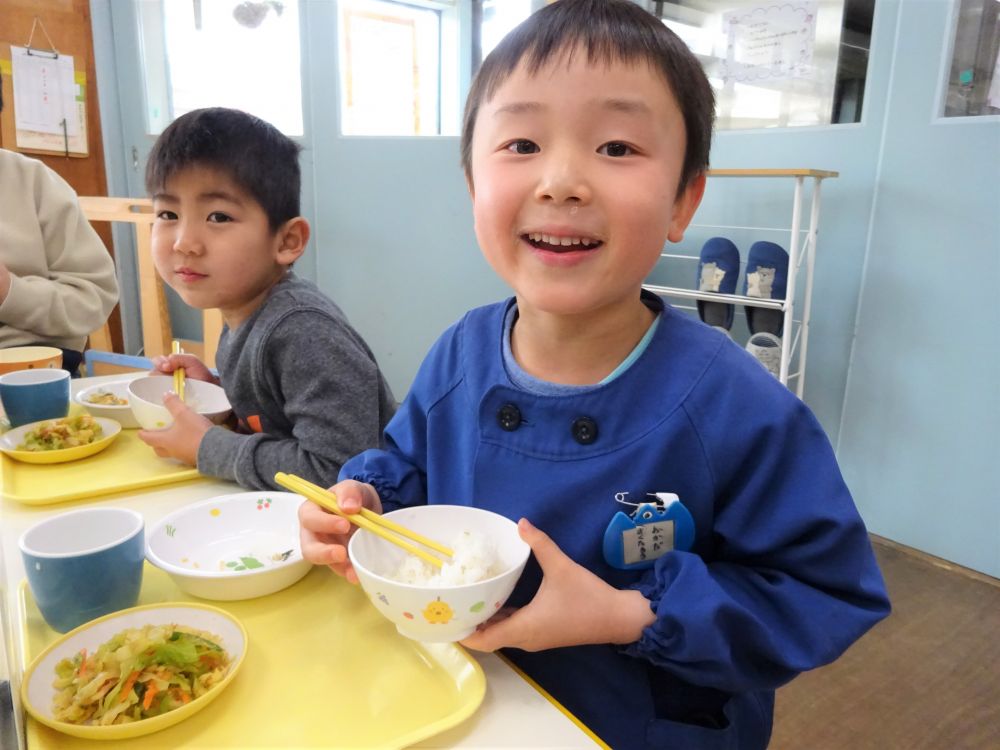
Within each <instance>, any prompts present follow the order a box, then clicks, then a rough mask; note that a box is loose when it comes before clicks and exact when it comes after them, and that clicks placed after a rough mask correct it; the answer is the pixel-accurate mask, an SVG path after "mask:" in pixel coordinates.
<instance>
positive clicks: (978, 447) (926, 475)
mask: <svg viewBox="0 0 1000 750" xmlns="http://www.w3.org/2000/svg"><path fill="white" fill-rule="evenodd" d="M879 6H880V12H882V13H888V12H893V13H895V12H896V11H897V10H898V11H899V14H898V18H899V21H898V24H899V25H898V31H897V34H896V35H895V51H896V53H895V56H894V60H893V65H892V71H891V76H892V85H891V86H890V89H889V98H888V104H887V111H886V121H885V139H884V143H883V145H882V148H881V150H880V159H879V164H878V173H877V181H876V190H875V196H874V199H875V204H874V209H873V212H872V221H871V227H870V230H871V234H870V240H869V242H868V246H867V254H866V262H865V273H864V279H863V282H862V285H861V303H860V308H859V311H858V316H857V339H856V342H855V347H854V357H853V362H852V365H851V368H850V374H849V377H848V387H847V394H846V399H845V404H844V418H843V424H842V428H841V434H840V446H839V448H840V450H839V455H840V460H841V464H842V466H843V469H844V472H845V475H846V477H847V480H848V482H849V484H850V486H851V488H852V489H853V490H854V493H855V496H856V498H857V501H858V505H859V507H860V508H861V510H862V513H863V514H864V517H865V520H866V522H867V523H868V525H869V528H870V529H871V530H872V531H873V532H875V533H878V534H883V535H885V536H887V537H890V538H892V539H895V540H897V541H899V542H902V543H904V544H907V545H910V546H913V547H916V548H918V549H922V550H925V551H927V552H930V553H931V554H934V555H938V556H941V557H945V558H947V559H949V560H953V561H955V562H958V563H960V564H962V565H965V566H968V567H971V568H975V569H977V570H981V571H984V572H986V573H989V574H990V575H993V576H998V577H1000V335H998V333H997V332H998V331H1000V303H998V299H1000V296H998V285H1000V118H997V117H991V118H962V119H948V120H943V119H937V117H936V113H937V107H938V101H939V99H938V93H937V82H938V80H939V78H940V69H941V60H942V57H943V55H944V54H945V53H946V52H947V51H948V45H947V41H948V38H949V36H950V35H949V31H950V29H951V9H950V4H949V3H945V2H927V1H926V0H923V1H917V2H912V1H910V0H907V1H905V2H902V3H898V2H886V1H885V0H880V2H879Z"/></svg>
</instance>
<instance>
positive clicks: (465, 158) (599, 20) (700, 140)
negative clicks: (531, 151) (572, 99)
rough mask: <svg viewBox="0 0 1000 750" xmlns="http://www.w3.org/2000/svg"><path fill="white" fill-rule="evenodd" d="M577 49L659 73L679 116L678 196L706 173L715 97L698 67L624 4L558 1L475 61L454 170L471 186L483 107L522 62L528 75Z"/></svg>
mask: <svg viewBox="0 0 1000 750" xmlns="http://www.w3.org/2000/svg"><path fill="white" fill-rule="evenodd" d="M576 45H580V46H581V47H582V48H583V49H584V50H586V53H587V59H588V60H589V61H590V62H597V61H605V62H614V61H620V62H626V63H629V62H640V61H646V62H648V63H649V64H650V65H651V66H652V67H653V69H654V70H657V71H659V72H660V73H661V74H662V75H663V77H664V79H665V80H666V82H667V84H668V85H669V87H670V90H671V93H672V94H673V95H674V98H675V99H676V100H677V106H678V107H679V108H680V110H681V114H682V115H683V117H684V130H685V132H686V137H687V138H686V140H687V149H686V152H685V155H684V167H683V169H682V171H681V179H680V185H679V187H678V191H682V190H684V188H685V187H686V186H687V184H688V183H689V182H690V181H691V180H692V179H694V178H695V177H696V176H697V175H698V174H700V173H701V172H703V171H705V170H706V169H708V152H709V149H710V147H711V145H712V124H713V122H714V120H715V95H714V94H713V93H712V87H711V85H710V84H709V82H708V77H707V76H706V75H705V71H704V69H703V68H702V67H701V63H699V62H698V58H696V57H695V56H694V54H693V53H692V52H691V50H689V49H688V47H687V45H686V44H684V42H682V41H681V40H680V38H679V37H678V36H677V35H676V34H674V33H673V32H672V31H671V30H670V29H668V28H667V27H666V26H664V25H663V22H662V21H661V20H659V19H658V18H656V16H654V15H652V14H651V13H649V12H648V11H646V10H643V9H642V8H640V7H639V6H638V5H636V4H635V3H634V2H632V1H631V0H558V2H555V3H552V4H551V5H547V6H545V7H544V8H542V9H541V10H539V11H537V12H536V13H534V14H532V15H531V16H530V17H529V18H528V19H527V20H526V21H524V22H523V23H521V24H520V25H519V26H518V27H517V28H515V29H514V30H513V31H511V32H510V33H509V34H508V35H507V36H506V37H504V38H503V40H502V41H501V42H500V44H498V45H497V46H496V48H495V49H494V50H493V51H492V52H491V53H490V54H489V55H488V56H487V58H486V59H485V60H484V61H483V64H482V66H481V67H480V68H479V71H478V72H477V73H476V76H475V78H474V79H473V81H472V86H471V87H470V89H469V97H468V99H467V100H466V102H465V116H464V119H463V122H462V169H464V170H465V176H466V179H468V180H469V182H470V184H471V183H472V137H473V134H474V131H475V127H476V117H477V116H478V115H479V108H480V107H481V106H482V103H483V102H484V101H488V100H489V99H490V98H492V97H493V95H494V94H496V92H497V89H498V88H499V87H500V86H501V85H502V84H503V82H504V81H506V80H507V78H508V77H510V75H511V74H512V73H513V72H514V71H515V70H516V69H517V67H518V66H519V65H520V64H521V63H522V62H524V63H525V64H526V65H527V69H528V72H529V73H532V74H534V73H536V72H538V70H539V69H540V68H541V67H542V66H543V65H545V63H546V62H548V61H549V60H550V59H551V58H553V57H554V56H556V55H558V54H560V53H563V52H567V51H571V50H572V49H573V48H574V47H575V46H576Z"/></svg>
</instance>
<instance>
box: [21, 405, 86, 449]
mask: <svg viewBox="0 0 1000 750" xmlns="http://www.w3.org/2000/svg"><path fill="white" fill-rule="evenodd" d="M103 436H104V431H103V430H102V429H101V423H100V422H98V421H97V420H96V419H94V418H93V417H92V416H90V415H89V414H81V415H80V416H78V417H64V418H62V419H57V420H55V421H54V422H46V423H45V424H43V425H41V426H39V427H37V428H36V429H34V430H30V431H29V432H27V433H26V434H25V436H24V442H23V443H21V444H20V445H18V446H17V449H18V450H19V451H56V450H61V449H62V448H75V447H77V446H78V445H88V444H90V443H93V442H94V441H95V440H100V439H101V438H102V437H103Z"/></svg>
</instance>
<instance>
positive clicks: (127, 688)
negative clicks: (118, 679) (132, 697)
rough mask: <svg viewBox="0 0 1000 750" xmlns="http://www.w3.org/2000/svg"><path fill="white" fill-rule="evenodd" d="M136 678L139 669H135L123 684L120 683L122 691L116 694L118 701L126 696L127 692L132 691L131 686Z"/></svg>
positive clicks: (137, 677)
mask: <svg viewBox="0 0 1000 750" xmlns="http://www.w3.org/2000/svg"><path fill="white" fill-rule="evenodd" d="M137 679H139V670H136V671H135V672H133V673H132V674H130V675H129V676H128V677H127V678H126V680H125V684H124V685H122V691H121V692H120V693H119V694H118V702H119V703H121V702H122V701H124V700H125V699H126V698H128V694H129V693H130V692H132V686H133V685H135V681H136V680H137Z"/></svg>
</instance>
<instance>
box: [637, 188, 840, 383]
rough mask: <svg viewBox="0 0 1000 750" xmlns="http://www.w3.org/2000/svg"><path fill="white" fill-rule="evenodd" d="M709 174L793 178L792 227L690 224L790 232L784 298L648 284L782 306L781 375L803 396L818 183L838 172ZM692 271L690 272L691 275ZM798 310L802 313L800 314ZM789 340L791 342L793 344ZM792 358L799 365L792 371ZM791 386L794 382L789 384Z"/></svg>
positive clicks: (683, 294) (692, 295)
mask: <svg viewBox="0 0 1000 750" xmlns="http://www.w3.org/2000/svg"><path fill="white" fill-rule="evenodd" d="M708 176H709V179H718V178H730V177H743V178H747V177H750V178H763V179H769V180H773V179H783V180H787V179H791V180H794V181H795V192H794V196H793V198H792V217H791V221H792V223H791V226H790V227H778V228H776V227H754V226H746V227H744V226H731V225H730V226H727V225H722V224H692V225H691V226H692V227H703V228H708V229H720V230H722V229H724V230H751V231H758V232H779V233H787V235H788V243H787V250H788V283H787V289H786V292H785V299H783V300H773V299H760V298H759V297H747V296H745V295H742V294H719V293H716V292H702V291H699V290H696V289H687V288H683V287H672V286H657V285H655V284H646V285H645V288H646V289H648V290H650V291H651V292H655V293H656V294H659V295H662V296H664V297H672V298H677V299H685V300H695V301H697V300H702V301H705V302H724V303H726V304H731V305H743V306H747V307H761V308H766V309H769V310H781V311H782V312H783V313H784V316H785V319H784V326H783V329H782V330H783V331H784V334H783V336H782V346H781V369H780V373H779V376H778V379H779V380H780V381H781V382H782V383H783V384H784V385H785V386H788V383H789V381H792V380H794V381H795V394H796V395H797V396H798V397H799V398H802V393H803V391H804V388H805V379H806V377H805V375H806V352H807V350H808V346H809V309H810V307H811V306H812V285H813V268H814V267H815V261H816V235H817V233H818V232H819V209H820V188H821V186H822V182H823V180H826V179H831V178H833V177H837V176H838V173H837V172H828V171H824V170H820V169H711V170H709V172H708ZM806 180H811V181H812V191H811V195H812V199H811V201H810V202H809V225H808V227H806V228H803V226H802V216H803V209H804V203H805V192H806V191H805V181H806ZM661 257H663V258H673V259H683V260H694V261H698V256H696V255H677V254H671V253H662V254H661ZM803 261H805V279H804V281H802V280H801V279H800V271H801V265H802V262H803ZM693 275H694V274H692V276H693ZM800 283H802V284H804V286H803V289H802V291H803V298H802V305H801V310H797V309H796V305H795V300H796V291H797V285H798V284H800ZM796 315H798V316H799V317H796ZM789 340H790V343H789ZM793 357H794V361H795V369H794V370H792V371H790V369H791V364H792V360H793ZM788 387H789V388H790V387H791V386H788Z"/></svg>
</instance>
